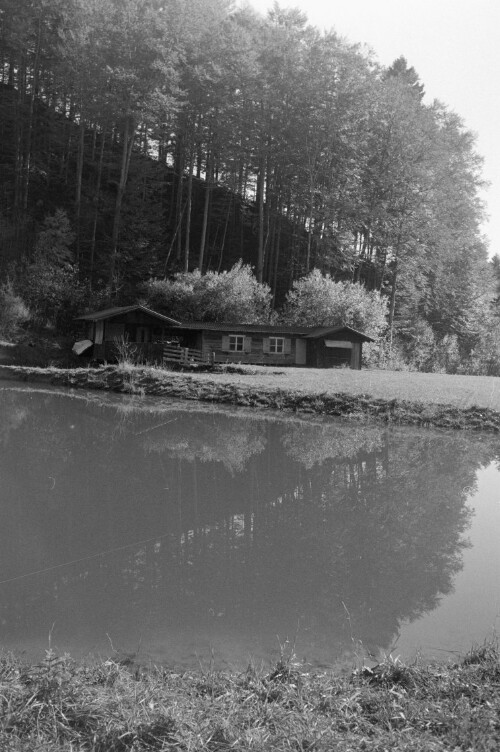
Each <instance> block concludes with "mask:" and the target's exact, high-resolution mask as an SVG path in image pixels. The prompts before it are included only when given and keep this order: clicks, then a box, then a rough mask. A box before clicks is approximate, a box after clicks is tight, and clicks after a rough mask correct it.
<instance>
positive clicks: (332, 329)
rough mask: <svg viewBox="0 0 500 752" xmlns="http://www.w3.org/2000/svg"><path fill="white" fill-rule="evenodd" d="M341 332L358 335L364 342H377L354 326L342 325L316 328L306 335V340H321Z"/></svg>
mask: <svg viewBox="0 0 500 752" xmlns="http://www.w3.org/2000/svg"><path fill="white" fill-rule="evenodd" d="M341 332H348V333H349V334H356V335H357V336H358V337H360V338H361V339H362V340H363V341H364V342H375V340H374V338H373V337H370V335H368V334H365V333H364V332H360V331H359V330H358V329H354V327H352V326H347V325H346V324H341V325H340V326H316V327H312V328H310V330H309V333H308V334H306V335H305V337H306V339H319V338H320V337H331V336H332V335H334V334H340V333H341Z"/></svg>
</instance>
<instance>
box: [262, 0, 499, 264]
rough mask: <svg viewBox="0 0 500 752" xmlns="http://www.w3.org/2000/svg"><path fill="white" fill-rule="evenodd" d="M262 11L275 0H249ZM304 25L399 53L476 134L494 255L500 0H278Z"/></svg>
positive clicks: (381, 56) (385, 56)
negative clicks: (304, 17) (298, 14)
mask: <svg viewBox="0 0 500 752" xmlns="http://www.w3.org/2000/svg"><path fill="white" fill-rule="evenodd" d="M248 2H249V4H250V5H252V6H253V7H254V8H255V9H256V10H258V11H259V12H261V13H263V14H265V13H267V10H268V9H270V8H272V6H273V0H248ZM279 4H280V6H281V7H284V8H286V7H295V8H300V9H301V10H302V11H303V12H304V13H305V14H306V15H307V17H308V19H309V23H311V24H312V25H313V26H316V27H318V28H320V29H326V30H329V29H332V28H333V29H335V31H336V32H337V33H338V34H340V35H341V36H344V37H346V38H347V39H349V40H350V41H352V42H356V43H361V44H366V45H368V47H370V48H371V49H373V50H374V52H375V53H376V57H377V58H378V60H379V61H380V62H381V63H382V64H383V65H390V64H391V63H392V62H393V61H394V60H395V59H396V58H398V57H400V56H401V55H404V57H405V58H406V59H407V61H408V64H409V65H410V66H413V67H414V68H415V70H416V71H417V73H418V74H419V76H420V80H421V82H422V83H423V84H424V86H425V90H426V93H427V100H426V101H432V100H433V99H439V100H440V101H441V102H443V103H444V104H446V105H448V106H449V107H450V108H451V109H452V110H454V111H455V112H456V113H458V114H459V115H460V116H461V117H462V118H463V119H464V121H465V124H466V126H467V128H468V129H469V130H471V131H473V132H474V133H476V135H477V151H478V152H479V154H481V155H482V157H483V158H484V171H483V175H484V178H485V180H487V181H488V182H489V183H490V187H489V189H488V190H487V192H486V193H485V196H484V198H485V200H486V202H487V211H488V215H489V222H488V223H487V224H485V226H484V232H485V234H486V235H487V237H488V238H489V240H490V255H493V254H495V253H499V254H500V1H499V0H330V1H329V0H279Z"/></svg>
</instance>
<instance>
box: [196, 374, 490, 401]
mask: <svg viewBox="0 0 500 752" xmlns="http://www.w3.org/2000/svg"><path fill="white" fill-rule="evenodd" d="M241 370H248V374H246V373H245V374H235V373H197V374H190V376H191V377H192V378H195V379H196V380H198V379H199V380H202V381H213V382H216V383H231V384H240V385H242V386H243V385H246V386H250V387H252V388H262V389H266V390H267V389H277V388H279V389H287V390H293V391H297V392H301V393H309V394H322V393H327V394H340V393H343V394H352V395H355V394H367V395H370V396H371V397H375V398H381V399H387V400H392V399H398V400H409V401H411V402H424V403H432V404H443V405H453V406H455V407H458V408H462V409H464V408H467V407H471V406H472V405H475V406H477V407H488V408H490V409H492V410H498V411H500V378H497V377H495V376H450V375H448V374H442V373H417V372H410V371H376V370H373V371H370V370H361V371H352V370H350V369H348V368H345V369H344V368H341V369H324V368H284V369H278V368H268V367H265V366H242V367H241Z"/></svg>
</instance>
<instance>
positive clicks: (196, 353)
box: [163, 345, 214, 366]
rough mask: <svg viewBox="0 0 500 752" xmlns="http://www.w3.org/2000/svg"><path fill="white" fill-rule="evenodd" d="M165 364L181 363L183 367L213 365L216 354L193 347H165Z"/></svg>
mask: <svg viewBox="0 0 500 752" xmlns="http://www.w3.org/2000/svg"><path fill="white" fill-rule="evenodd" d="M163 362H164V363H169V362H170V363H180V364H181V365H186V366H188V365H200V364H202V365H213V363H214V354H213V353H211V352H203V351H202V350H195V349H194V348H193V347H180V345H164V346H163Z"/></svg>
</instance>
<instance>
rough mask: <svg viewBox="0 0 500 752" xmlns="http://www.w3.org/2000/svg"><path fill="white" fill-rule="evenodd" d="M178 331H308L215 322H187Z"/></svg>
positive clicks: (299, 332) (277, 332)
mask: <svg viewBox="0 0 500 752" xmlns="http://www.w3.org/2000/svg"><path fill="white" fill-rule="evenodd" d="M177 328H178V329H189V330H191V331H193V330H194V331H201V330H202V331H205V332H248V333H252V332H254V333H255V334H268V333H270V334H297V335H301V336H303V334H304V332H305V331H306V330H308V328H307V327H303V326H288V325H286V324H283V325H280V324H276V325H274V324H224V323H222V324H221V323H218V322H214V321H185V322H182V323H180V324H179V325H178V327H177Z"/></svg>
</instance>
